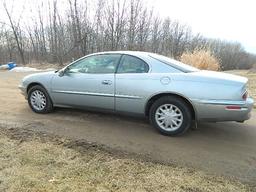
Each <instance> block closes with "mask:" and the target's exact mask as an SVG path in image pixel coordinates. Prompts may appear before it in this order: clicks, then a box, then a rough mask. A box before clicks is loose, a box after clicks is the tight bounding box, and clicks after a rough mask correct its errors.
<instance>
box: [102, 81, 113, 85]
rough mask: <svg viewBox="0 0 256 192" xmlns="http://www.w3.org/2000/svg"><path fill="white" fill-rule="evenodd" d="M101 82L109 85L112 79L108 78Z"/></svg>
mask: <svg viewBox="0 0 256 192" xmlns="http://www.w3.org/2000/svg"><path fill="white" fill-rule="evenodd" d="M101 83H102V84H103V85H111V84H112V81H110V80H103V81H102V82H101Z"/></svg>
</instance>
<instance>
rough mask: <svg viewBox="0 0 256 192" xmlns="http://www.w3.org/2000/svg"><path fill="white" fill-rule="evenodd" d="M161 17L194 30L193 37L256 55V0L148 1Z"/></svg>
mask: <svg viewBox="0 0 256 192" xmlns="http://www.w3.org/2000/svg"><path fill="white" fill-rule="evenodd" d="M145 1H146V2H147V3H148V5H149V6H150V7H154V10H155V12H157V14H159V16H162V17H166V16H168V17H170V18H171V19H173V20H178V21H180V22H182V23H185V24H187V25H189V26H191V28H192V31H193V32H194V33H201V34H202V35H204V36H206V37H210V38H220V39H223V40H229V41H237V42H240V43H241V44H242V45H243V46H244V48H245V49H246V50H247V51H248V52H251V53H255V54H256V0H145Z"/></svg>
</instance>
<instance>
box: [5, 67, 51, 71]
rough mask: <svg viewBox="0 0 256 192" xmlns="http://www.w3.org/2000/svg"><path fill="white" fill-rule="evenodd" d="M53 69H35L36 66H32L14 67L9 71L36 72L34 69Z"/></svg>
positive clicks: (49, 69)
mask: <svg viewBox="0 0 256 192" xmlns="http://www.w3.org/2000/svg"><path fill="white" fill-rule="evenodd" d="M54 70H55V69H53V68H48V69H44V70H42V69H37V68H32V67H15V68H13V69H11V70H10V72H36V71H54Z"/></svg>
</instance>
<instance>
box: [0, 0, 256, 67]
mask: <svg viewBox="0 0 256 192" xmlns="http://www.w3.org/2000/svg"><path fill="white" fill-rule="evenodd" d="M9 4H15V1H13V2H12V3H11V2H10V1H8V5H9ZM0 6H2V7H3V9H2V10H4V12H3V13H2V14H5V15H6V16H7V18H8V19H7V20H5V21H1V22H0V63H6V62H9V61H16V62H17V63H21V64H24V65H25V64H27V63H41V64H43V63H56V64H60V65H63V64H65V63H68V62H70V61H72V60H74V59H77V58H79V57H81V56H84V55H86V54H89V53H93V52H99V51H111V50H139V51H149V52H155V53H160V54H163V55H166V56H169V57H173V58H175V59H179V58H180V56H181V55H182V54H183V53H186V52H193V51H194V50H201V49H205V50H210V51H211V52H212V53H213V54H214V56H215V57H216V58H218V60H219V63H220V65H221V69H223V70H228V69H248V68H251V67H252V65H253V64H254V63H256V56H255V55H253V54H250V53H247V52H246V51H245V50H244V48H243V46H242V45H241V44H240V43H238V42H227V41H221V40H218V39H209V38H205V37H203V36H202V35H200V34H194V33H193V32H192V29H191V27H190V26H188V25H184V24H182V23H180V22H178V21H174V20H172V19H171V18H162V17H159V16H158V15H157V14H156V13H155V12H154V10H153V9H152V8H150V7H148V6H147V5H146V4H145V3H144V1H143V0H107V1H105V0H97V1H89V0H64V1H58V0H47V1H37V2H34V5H33V16H29V17H27V16H26V17H15V14H16V15H19V14H22V13H15V14H14V13H13V12H12V11H11V6H7V5H6V3H5V2H3V3H2V4H1V5H0ZM12 6H13V5H12ZM14 6H15V5H14ZM23 9H26V7H25V8H20V9H19V10H20V11H21V12H22V11H23Z"/></svg>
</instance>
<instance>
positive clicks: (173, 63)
mask: <svg viewBox="0 0 256 192" xmlns="http://www.w3.org/2000/svg"><path fill="white" fill-rule="evenodd" d="M149 56H150V57H151V58H153V59H156V60H158V61H160V62H162V63H165V64H167V65H170V66H172V67H174V68H176V69H179V70H181V71H183V72H185V73H189V72H196V71H200V70H199V69H197V68H195V67H192V66H190V65H187V64H184V63H181V62H179V61H177V60H174V59H171V58H169V57H165V56H162V55H158V54H149Z"/></svg>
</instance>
